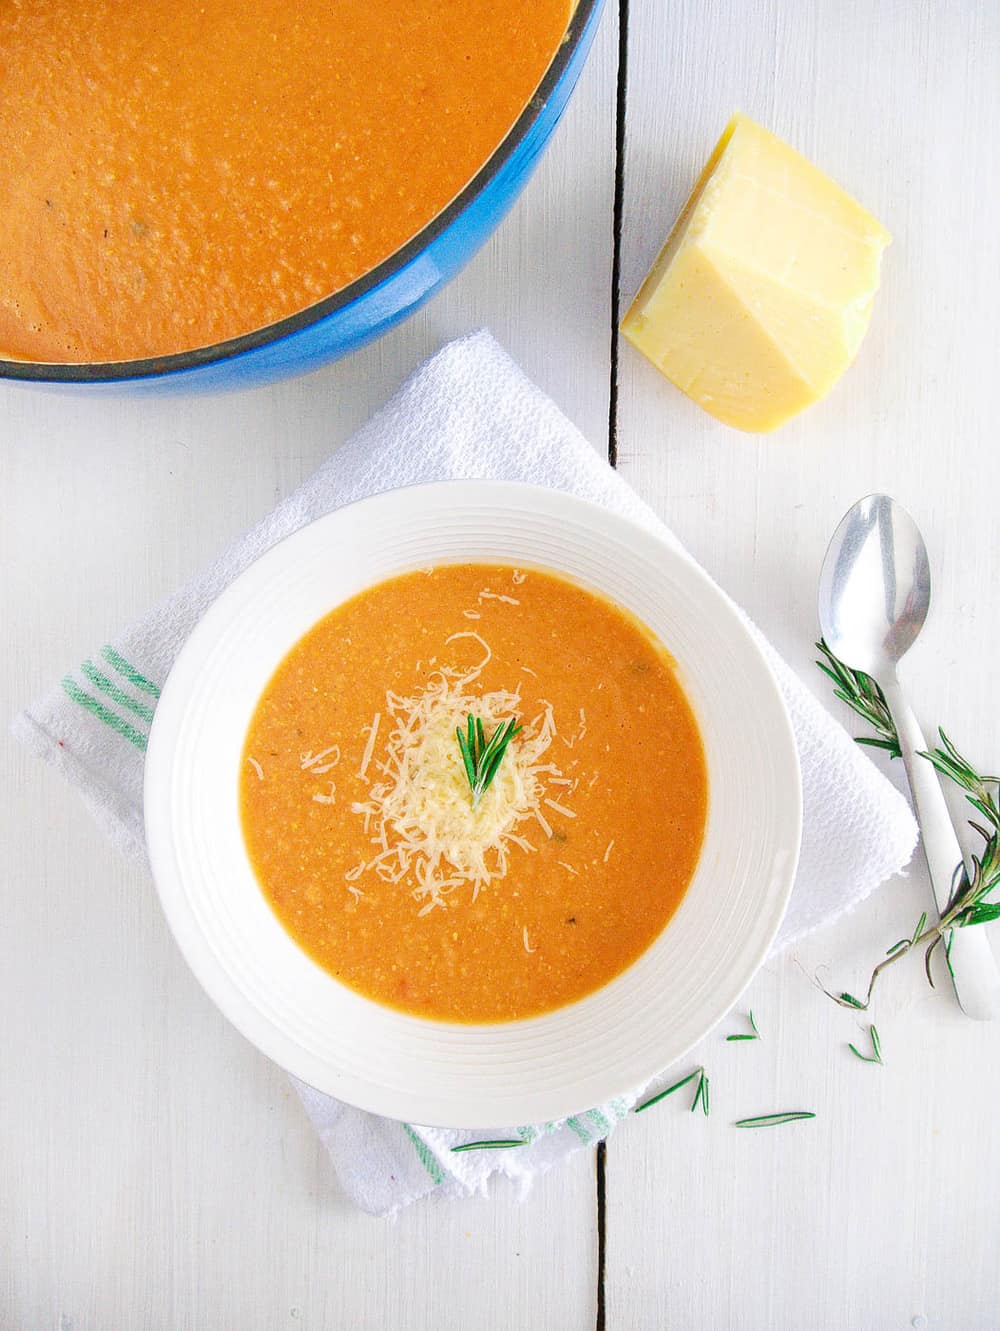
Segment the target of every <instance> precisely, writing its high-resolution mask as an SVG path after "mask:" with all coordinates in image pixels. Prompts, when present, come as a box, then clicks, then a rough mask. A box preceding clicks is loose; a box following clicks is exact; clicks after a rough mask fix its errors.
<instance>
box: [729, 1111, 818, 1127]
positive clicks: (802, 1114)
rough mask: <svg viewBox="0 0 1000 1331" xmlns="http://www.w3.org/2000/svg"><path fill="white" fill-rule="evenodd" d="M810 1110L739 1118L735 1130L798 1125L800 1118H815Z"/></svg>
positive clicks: (734, 1125)
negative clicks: (788, 1124) (790, 1124)
mask: <svg viewBox="0 0 1000 1331" xmlns="http://www.w3.org/2000/svg"><path fill="white" fill-rule="evenodd" d="M815 1117H816V1115H815V1114H814V1113H813V1112H812V1111H811V1110H809V1109H785V1110H783V1111H782V1112H781V1113H780V1114H760V1115H758V1117H757V1118H739V1119H737V1120H736V1122H735V1123H734V1124H733V1127H734V1128H777V1127H780V1126H781V1124H782V1123H797V1122H798V1120H799V1119H800V1118H815Z"/></svg>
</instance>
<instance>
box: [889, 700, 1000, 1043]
mask: <svg viewBox="0 0 1000 1331" xmlns="http://www.w3.org/2000/svg"><path fill="white" fill-rule="evenodd" d="M882 691H883V693H884V694H885V700H886V702H887V703H888V704H889V711H890V712H891V713H892V719H893V721H895V723H896V733H897V735H898V736H899V747H900V749H901V750H902V755H903V763H904V766H905V767H906V775H907V779H908V780H909V783H910V791H911V792H912V794H913V804H914V808H915V810H916V814H917V822H918V823H919V824H920V832H921V836H922V838H923V845H924V854H925V855H926V857H927V868H928V870H929V871H930V877H931V886H932V887H933V888H934V899H935V901H936V902H937V908H938V911H939V913H941V912H944V910H946V908H947V906H948V903H949V901H950V900H951V895H952V891H953V885H954V881H955V871H956V870H957V868H958V867H959V865H960V864H962V862H963V857H962V849H961V847H960V845H959V844H958V837H956V835H955V829H954V827H953V825H952V821H951V817H950V815H949V813H948V806H947V804H946V803H945V798H944V792H943V791H942V790H941V784H940V782H939V780H938V774H937V772H936V771H935V770H934V768H933V766H932V765H931V764H930V763H929V762H928V761H927V759H926V758H920V757H918V754H920V753H922V752H926V751H927V744H926V741H925V740H924V736H923V733H922V731H921V729H920V724H919V722H918V721H917V718H916V717H915V716H914V714H913V711H912V709H911V707H910V705H909V703H908V702H907V701H906V699H905V698H904V697H903V691H902V689H901V688H900V686H899V681H898V680H896V679H893V680H891V681H886V682H885V683H884V684H883V685H882ZM949 960H950V961H951V969H952V974H953V978H954V982H955V993H956V995H957V996H958V1001H959V1004H960V1006H961V1008H962V1011H963V1012H965V1014H966V1015H967V1016H969V1017H974V1018H975V1019H976V1020H977V1021H988V1020H990V1019H991V1018H993V1017H995V1016H997V1015H998V1014H1000V971H998V970H997V963H996V960H995V958H994V956H993V950H992V948H991V947H990V942H989V939H988V938H987V937H986V931H985V930H984V929H983V928H982V926H981V925H977V926H973V927H971V928H968V929H955V930H953V932H952V945H951V955H950V958H949Z"/></svg>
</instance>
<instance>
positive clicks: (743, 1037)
mask: <svg viewBox="0 0 1000 1331" xmlns="http://www.w3.org/2000/svg"><path fill="white" fill-rule="evenodd" d="M749 1015H750V1029H751V1030H752V1032H753V1034H752V1035H727V1036H726V1039H727V1041H729V1040H759V1039H760V1031H759V1030H758V1029H757V1023H756V1022H755V1021H754V1019H753V1012H752V1011H751V1012H750V1014H749Z"/></svg>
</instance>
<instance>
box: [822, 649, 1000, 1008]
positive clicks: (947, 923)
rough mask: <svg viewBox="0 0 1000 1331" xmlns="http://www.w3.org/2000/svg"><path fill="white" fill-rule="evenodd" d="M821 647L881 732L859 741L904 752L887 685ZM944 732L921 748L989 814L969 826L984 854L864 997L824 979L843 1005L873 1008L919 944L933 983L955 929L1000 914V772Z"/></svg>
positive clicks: (963, 870) (892, 955)
mask: <svg viewBox="0 0 1000 1331" xmlns="http://www.w3.org/2000/svg"><path fill="white" fill-rule="evenodd" d="M816 647H817V648H818V650H819V651H820V652H821V653H822V654H823V657H824V658H825V659H824V660H823V661H817V662H816V664H817V665H818V666H819V668H820V670H822V671H823V673H824V674H825V675H827V676H828V677H829V678H830V679H832V680H833V683H834V692H835V693H836V695H837V697H838V698H840V699H841V700H842V701H843V702H845V703H846V704H847V706H848V707H850V708H852V709H853V710H854V711H855V712H857V714H858V715H859V716H861V717H864V719H865V720H866V721H867V722H868V723H869V725H871V726H872V727H873V728H874V730H875V732H876V735H877V738H876V739H872V738H870V737H864V736H862V737H861V738H860V739H859V740H858V743H859V744H870V745H873V746H874V747H876V748H880V749H885V750H886V752H887V753H888V754H889V756H890V757H892V758H898V757H899V742H898V736H897V734H896V728H895V725H894V723H893V720H892V717H891V715H890V714H889V709H888V707H887V706H886V703H885V698H884V696H883V694H882V690H881V689H880V688H879V686H878V685H877V684H876V683H875V681H874V680H873V679H871V678H870V676H868V675H866V674H865V673H864V672H863V671H860V670H852V669H851V668H850V667H849V666H846V665H844V663H843V661H840V660H838V659H837V657H836V656H834V654H833V653H832V652H831V651H830V649H829V647H828V646H827V645H826V643H825V642H824V641H823V640H822V639H821V640H820V641H819V642H818V643H817V644H816ZM938 735H939V737H940V740H941V743H940V745H939V746H938V747H937V748H935V749H932V750H931V751H930V752H929V753H922V754H920V757H921V758H926V759H927V761H928V762H929V763H931V764H932V765H933V766H934V767H935V768H936V769H937V771H938V772H940V773H941V775H942V776H944V777H947V778H948V780H949V781H953V782H954V783H955V784H956V785H957V786H959V788H960V789H962V790H963V791H964V792H965V798H966V799H967V800H968V802H969V803H970V804H971V805H972V807H973V808H974V809H975V810H976V812H977V813H978V814H979V815H980V816H981V817H982V818H983V820H984V822H982V823H981V822H976V821H973V820H972V819H970V820H969V826H970V827H971V828H972V829H973V831H974V832H976V833H977V834H978V836H979V837H981V839H982V842H983V845H982V848H981V850H980V852H979V854H978V855H975V854H972V855H970V856H969V860H970V863H971V870H970V869H969V868H967V867H966V865H964V864H962V865H960V866H958V868H957V870H956V885H955V890H954V892H953V893H952V897H951V901H950V902H949V904H948V907H947V909H946V910H945V911H944V912H943V913H942V915H941V917H940V919H938V920H937V921H936V922H935V923H933V924H930V925H928V923H927V912H926V911H925V912H924V913H923V914H922V915H921V917H920V919H919V920H918V921H917V927H916V928H915V929H914V931H913V933H912V934H911V935H910V937H909V938H901V939H900V940H899V942H898V943H894V944H893V945H892V947H890V948H889V950H888V952H887V953H886V955H885V958H884V959H883V960H882V961H881V962H879V964H878V965H877V966H876V967H875V969H874V970H873V971H872V973H871V976H870V978H869V980H868V990H867V993H866V995H865V997H864V999H863V1000H862V999H860V998H856V997H855V996H854V995H853V994H848V993H840V994H835V993H831V992H830V990H829V989H827V988H826V987H825V986H824V985H822V984H820V988H821V989H822V990H823V992H824V993H825V994H827V995H828V996H829V997H830V998H832V999H833V1001H834V1002H835V1003H839V1004H840V1006H841V1007H850V1008H857V1009H859V1010H860V1011H862V1012H865V1011H867V1009H868V1006H869V1004H870V1003H871V997H872V991H873V989H874V988H875V983H876V981H877V980H878V977H879V976H880V975H881V973H882V972H883V971H884V970H885V969H886V968H887V967H888V966H891V965H893V964H894V963H895V962H897V961H900V960H901V959H902V958H903V957H905V956H906V955H907V954H908V953H909V952H912V951H913V949H914V948H918V947H923V948H924V972H925V974H926V976H927V982H928V984H930V986H931V988H933V987H934V976H933V975H932V973H931V959H932V958H933V956H934V953H935V951H936V950H937V948H938V947H939V946H940V945H941V944H942V943H943V944H944V948H943V950H944V955H945V961H946V962H947V964H948V969H949V970H950V969H951V957H950V955H949V954H950V951H951V936H952V930H953V929H964V928H969V927H974V926H975V925H978V924H989V923H990V922H991V921H993V920H1000V901H988V900H987V897H989V895H990V893H991V892H992V891H993V890H994V888H996V887H998V886H1000V803H998V793H997V786H998V785H1000V777H996V776H983V775H981V774H980V773H979V772H977V771H976V769H975V768H974V767H973V766H972V764H971V763H970V762H969V761H968V760H967V759H966V758H963V757H962V755H961V754H960V753H959V751H958V750H957V749H956V748H955V746H954V744H953V743H952V742H951V740H950V739H949V738H948V736H947V735H946V734H945V732H944V731H943V730H941V729H939V730H938Z"/></svg>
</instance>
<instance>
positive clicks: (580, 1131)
mask: <svg viewBox="0 0 1000 1331" xmlns="http://www.w3.org/2000/svg"><path fill="white" fill-rule="evenodd" d="M566 1126H567V1128H572V1129H573V1131H574V1132H575V1133H576V1135H577V1136H578V1137H579V1138H580V1140H581V1141H582V1142H586V1143H587V1145H588V1146H589V1145H590V1133H589V1132H588V1131H587V1129H586V1128H585V1127H584V1126H583V1124H582V1123H581V1122H580V1120H579V1119H578V1118H568V1119H567V1120H566Z"/></svg>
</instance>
